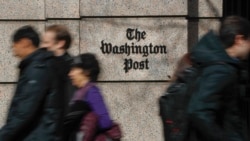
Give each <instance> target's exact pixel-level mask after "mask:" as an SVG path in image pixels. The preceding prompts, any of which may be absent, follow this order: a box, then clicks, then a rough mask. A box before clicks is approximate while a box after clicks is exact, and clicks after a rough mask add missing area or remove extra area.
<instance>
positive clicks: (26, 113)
mask: <svg viewBox="0 0 250 141" xmlns="http://www.w3.org/2000/svg"><path fill="white" fill-rule="evenodd" d="M26 75H29V76H27V80H21V81H23V82H21V83H19V84H20V85H21V87H22V88H21V91H17V93H18V94H17V96H18V98H19V102H18V105H16V106H15V109H14V110H15V113H14V114H13V115H12V116H11V117H9V119H8V122H7V123H6V125H4V126H3V127H2V129H1V130H0V141H12V140H13V138H14V137H16V136H17V135H19V134H22V132H23V131H26V130H27V129H29V127H30V126H31V124H32V123H33V122H36V121H35V120H36V119H37V118H36V116H37V114H38V113H39V112H41V111H39V109H40V108H42V107H41V106H42V105H43V101H44V99H45V97H46V93H47V90H48V89H47V86H48V76H46V69H45V68H35V69H31V70H30V73H29V74H26Z"/></svg>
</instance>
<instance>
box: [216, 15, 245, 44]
mask: <svg viewBox="0 0 250 141" xmlns="http://www.w3.org/2000/svg"><path fill="white" fill-rule="evenodd" d="M236 35H243V37H244V39H248V38H249V37H250V23H249V21H248V20H247V19H245V18H242V17H240V16H229V17H226V18H225V19H224V20H223V22H222V23H221V26H220V29H219V37H220V39H221V41H222V43H223V44H224V45H225V48H228V47H231V46H232V45H233V44H234V40H235V36H236Z"/></svg>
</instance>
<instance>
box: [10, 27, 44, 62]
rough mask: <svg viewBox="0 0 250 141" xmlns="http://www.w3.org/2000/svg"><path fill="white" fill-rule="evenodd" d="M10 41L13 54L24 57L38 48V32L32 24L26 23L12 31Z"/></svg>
mask: <svg viewBox="0 0 250 141" xmlns="http://www.w3.org/2000/svg"><path fill="white" fill-rule="evenodd" d="M12 43H13V44H12V51H13V54H14V56H16V57H18V58H20V59H24V58H25V57H27V56H28V55H30V54H31V53H32V52H34V51H35V50H36V49H37V48H38V46H39V43H40V39H39V34H38V33H37V31H36V30H35V29H34V28H33V27H32V26H30V25H26V26H23V27H21V28H19V29H17V30H16V31H15V32H14V34H13V35H12Z"/></svg>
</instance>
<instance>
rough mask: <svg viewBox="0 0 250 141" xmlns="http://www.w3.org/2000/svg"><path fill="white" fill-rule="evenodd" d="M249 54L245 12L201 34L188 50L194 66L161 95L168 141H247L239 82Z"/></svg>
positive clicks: (249, 36)
mask: <svg viewBox="0 0 250 141" xmlns="http://www.w3.org/2000/svg"><path fill="white" fill-rule="evenodd" d="M249 53H250V23H249V21H248V20H246V19H244V18H242V17H239V16H229V17H226V18H225V19H224V20H223V22H222V23H221V26H220V28H219V32H218V33H215V32H213V31H209V32H208V33H207V34H205V35H204V36H203V37H202V38H201V39H200V41H199V42H198V43H197V44H196V45H195V46H194V47H193V48H192V50H191V52H190V53H188V58H189V59H190V61H191V64H192V65H191V67H187V68H184V69H181V70H182V71H180V72H178V73H177V74H176V78H175V80H174V82H173V84H172V85H170V87H169V88H168V89H167V93H166V95H164V96H162V97H161V98H160V114H161V117H162V121H163V125H164V136H165V140H166V141H247V134H246V128H245V127H246V120H244V118H243V114H242V107H241V100H242V97H241V95H240V91H239V85H240V84H239V82H240V77H241V76H240V71H241V61H242V60H245V59H247V57H248V55H249ZM186 63H187V62H186ZM186 65H188V63H187V64H186Z"/></svg>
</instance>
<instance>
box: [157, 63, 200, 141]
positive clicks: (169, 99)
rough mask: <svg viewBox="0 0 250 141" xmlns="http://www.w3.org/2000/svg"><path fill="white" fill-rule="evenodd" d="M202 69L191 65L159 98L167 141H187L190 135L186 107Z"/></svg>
mask: <svg viewBox="0 0 250 141" xmlns="http://www.w3.org/2000/svg"><path fill="white" fill-rule="evenodd" d="M200 72H201V69H200V68H199V67H194V66H193V67H189V68H187V69H185V70H184V71H183V72H182V73H181V75H179V76H178V77H177V79H176V80H175V82H173V83H172V84H171V85H170V86H169V87H168V88H167V90H166V92H165V93H164V95H163V96H161V97H160V98H159V106H160V117H161V120H162V123H163V129H164V138H165V141H185V139H186V138H187V135H188V130H189V129H188V127H189V125H188V124H189V122H188V117H187V112H186V111H187V110H186V107H187V106H188V102H189V99H190V97H191V95H192V90H193V87H194V86H195V81H196V80H197V78H198V76H199V74H200Z"/></svg>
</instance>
